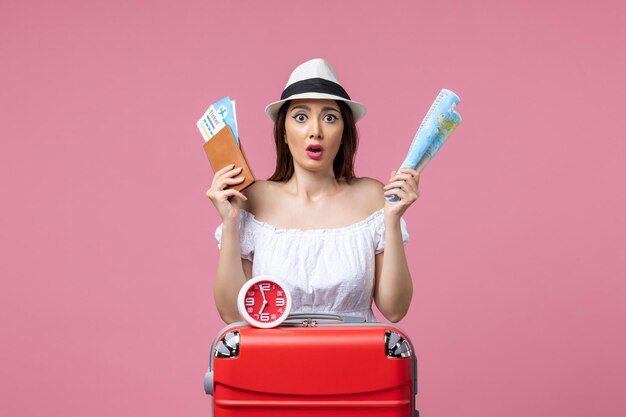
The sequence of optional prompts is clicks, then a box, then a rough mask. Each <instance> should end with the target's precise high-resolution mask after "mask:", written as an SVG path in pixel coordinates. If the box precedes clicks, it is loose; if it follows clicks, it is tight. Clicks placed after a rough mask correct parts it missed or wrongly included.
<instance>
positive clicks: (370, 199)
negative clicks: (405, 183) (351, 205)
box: [350, 177, 385, 212]
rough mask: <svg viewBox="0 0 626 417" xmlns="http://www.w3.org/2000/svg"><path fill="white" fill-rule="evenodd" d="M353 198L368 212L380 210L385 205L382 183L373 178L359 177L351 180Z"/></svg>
mask: <svg viewBox="0 0 626 417" xmlns="http://www.w3.org/2000/svg"><path fill="white" fill-rule="evenodd" d="M350 185H351V188H352V189H353V196H354V198H355V199H356V200H357V201H358V202H359V204H361V205H362V206H363V207H367V209H368V211H369V212H374V211H376V210H380V209H381V208H383V207H384V205H385V198H384V197H383V192H384V191H383V187H384V184H383V183H382V182H380V181H378V180H376V179H374V178H368V177H361V178H354V179H353V180H352V181H351V184H350Z"/></svg>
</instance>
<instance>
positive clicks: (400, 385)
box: [204, 314, 418, 417]
mask: <svg viewBox="0 0 626 417" xmlns="http://www.w3.org/2000/svg"><path fill="white" fill-rule="evenodd" d="M356 321H359V323H356V322H355V320H353V318H348V317H339V316H332V315H310V314H308V315H292V316H289V318H288V320H287V321H286V322H285V323H283V324H282V325H281V326H280V327H278V328H274V329H257V328H253V327H250V326H248V325H247V324H244V323H234V324H231V325H229V326H227V327H225V328H224V329H222V331H221V332H220V333H219V334H218V335H217V337H216V339H215V341H214V342H213V346H212V349H211V352H212V355H211V363H210V366H209V370H208V371H207V373H206V376H205V381H204V385H205V391H206V392H207V394H211V395H212V396H213V415H214V416H215V417H229V416H238V417H240V416H251V417H256V416H274V417H280V416H302V417H305V416H307V417H308V416H315V417H319V415H320V413H325V415H326V416H359V417H364V416H377V417H386V416H402V417H409V416H410V417H413V416H417V415H418V412H417V410H416V408H415V395H416V394H417V360H416V358H415V354H414V352H413V347H412V346H411V344H410V341H409V339H408V337H407V336H406V334H405V333H404V332H403V331H402V330H400V329H399V328H398V327H397V326H394V325H392V324H387V323H364V322H362V320H360V319H357V320H356Z"/></svg>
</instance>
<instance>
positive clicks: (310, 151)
mask: <svg viewBox="0 0 626 417" xmlns="http://www.w3.org/2000/svg"><path fill="white" fill-rule="evenodd" d="M323 150H324V148H322V147H321V146H320V145H309V146H307V147H306V154H307V155H308V156H309V158H311V159H320V158H321V157H322V152H323Z"/></svg>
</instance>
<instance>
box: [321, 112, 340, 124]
mask: <svg viewBox="0 0 626 417" xmlns="http://www.w3.org/2000/svg"><path fill="white" fill-rule="evenodd" d="M324 121H325V122H328V123H335V121H337V116H335V115H334V114H327V115H326V116H324Z"/></svg>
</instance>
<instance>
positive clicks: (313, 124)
mask: <svg viewBox="0 0 626 417" xmlns="http://www.w3.org/2000/svg"><path fill="white" fill-rule="evenodd" d="M323 137H324V134H323V132H322V123H321V121H320V120H319V119H318V118H311V119H310V123H309V138H315V139H321V138H323Z"/></svg>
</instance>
